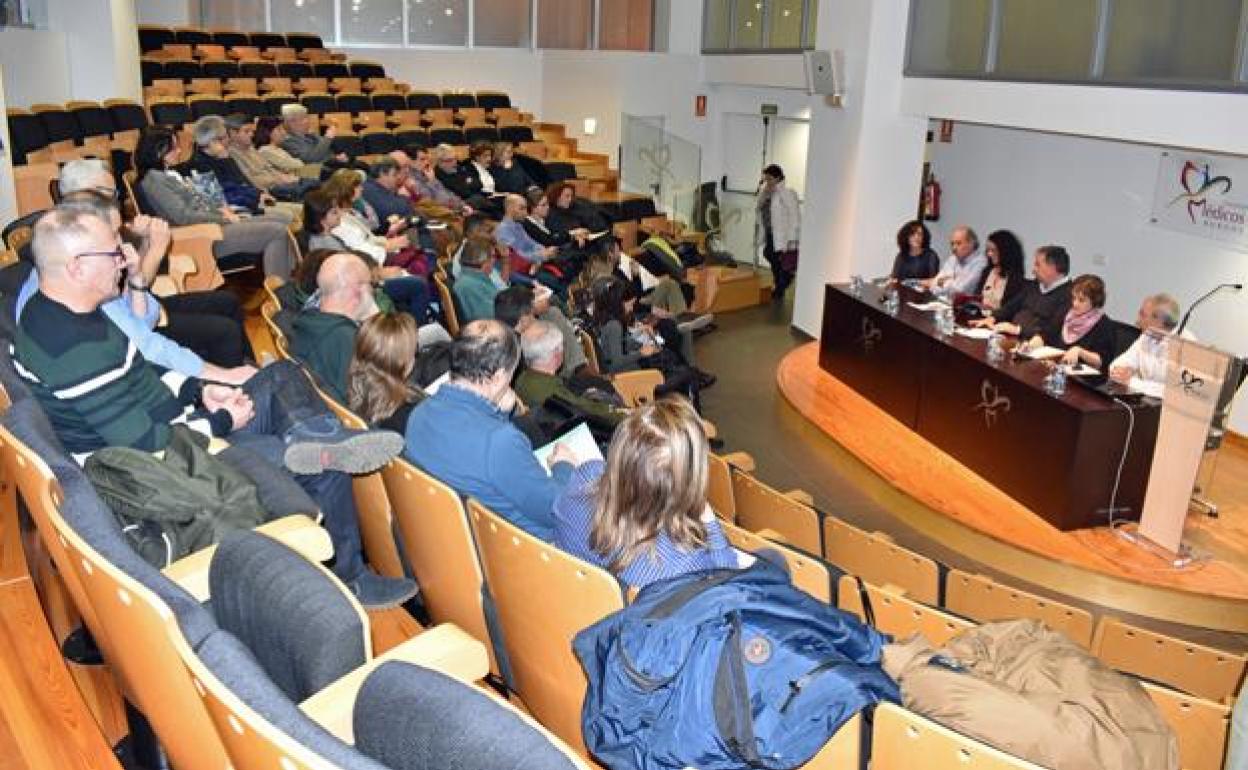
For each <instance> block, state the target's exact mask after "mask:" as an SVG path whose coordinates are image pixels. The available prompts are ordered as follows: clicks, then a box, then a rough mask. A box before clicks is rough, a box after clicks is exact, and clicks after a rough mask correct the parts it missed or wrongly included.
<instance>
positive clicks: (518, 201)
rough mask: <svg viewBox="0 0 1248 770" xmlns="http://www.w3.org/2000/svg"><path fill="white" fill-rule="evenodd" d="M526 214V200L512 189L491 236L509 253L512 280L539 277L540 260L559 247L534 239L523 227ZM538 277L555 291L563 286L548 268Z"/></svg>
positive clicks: (543, 260) (562, 288)
mask: <svg viewBox="0 0 1248 770" xmlns="http://www.w3.org/2000/svg"><path fill="white" fill-rule="evenodd" d="M528 214H529V203H528V201H526V200H525V199H524V196H523V195H516V194H515V193H511V194H509V195H508V196H507V198H506V199H505V200H504V202H503V219H502V221H501V222H499V223H498V229H496V230H495V231H494V239H495V240H496V241H498V243H499V244H501V245H502V246H505V247H506V248H507V249H508V251H509V252H510V254H511V280H512V282H513V283H517V282H518V283H533V282H534V281H535V280H537V279H538V276H539V272H538V271H539V270H541V267H542V263H543V262H546V261H547V260H551V259H554V258H555V255H556V254H557V253H558V251H559V250H558V249H556V248H555V247H554V246H543V245H542V244H540V243H538V242H537V241H535V240H533V236H531V235H529V233H528V231H527V230H525V229H524V218H525V217H526V216H528ZM540 280H541V282H542V283H543V284H545V285H547V286H549V287H550V288H551V289H554V290H555V291H557V292H561V293H562V292H563V291H564V290H565V284H564V282H562V281H559V280H557V279H556V278H554V277H553V276H552V275H550V274H549V273H547V272H542V273H540Z"/></svg>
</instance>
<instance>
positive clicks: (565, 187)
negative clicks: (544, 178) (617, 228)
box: [546, 182, 611, 233]
mask: <svg viewBox="0 0 1248 770" xmlns="http://www.w3.org/2000/svg"><path fill="white" fill-rule="evenodd" d="M546 200H548V201H550V213H549V214H547V215H546V223H547V224H548V225H549V226H550V227H551V228H552V229H555V230H563V231H565V232H569V233H570V232H572V231H573V230H578V229H581V230H584V231H585V232H586V233H595V232H600V231H602V230H610V229H611V226H610V223H609V222H607V221H606V219H605V218H604V217H603V216H602V214H601V213H600V212H599V211H598V207H597V206H595V205H594V204H592V203H590V202H588V201H581V200H577V197H576V188H575V187H573V186H572V185H571V183H569V182H555V183H554V184H552V185H551V186H550V187H548V188H546Z"/></svg>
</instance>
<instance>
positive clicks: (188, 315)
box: [12, 158, 251, 384]
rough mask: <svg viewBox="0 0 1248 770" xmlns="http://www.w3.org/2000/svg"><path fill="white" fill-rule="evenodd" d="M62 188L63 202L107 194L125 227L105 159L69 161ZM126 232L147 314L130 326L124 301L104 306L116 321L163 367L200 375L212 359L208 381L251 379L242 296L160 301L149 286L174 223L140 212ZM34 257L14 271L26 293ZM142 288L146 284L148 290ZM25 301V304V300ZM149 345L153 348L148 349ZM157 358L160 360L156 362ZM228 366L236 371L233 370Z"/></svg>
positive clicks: (190, 295)
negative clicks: (126, 322)
mask: <svg viewBox="0 0 1248 770" xmlns="http://www.w3.org/2000/svg"><path fill="white" fill-rule="evenodd" d="M57 187H58V188H59V189H60V192H61V198H62V200H64V201H67V202H68V201H71V200H72V199H73V198H74V197H75V196H79V195H81V196H86V197H88V198H91V197H94V196H97V195H102V196H104V197H105V198H107V200H106V201H105V203H106V205H107V206H111V208H112V210H111V211H109V212H104V215H105V216H106V217H107V218H109V219H110V221H113V222H115V223H117V224H119V225H120V222H121V219H120V215H119V214H118V213H117V211H116V203H115V202H114V201H115V200H116V198H117V182H116V179H115V178H114V177H113V174H112V172H111V171H110V170H109V168H108V166H107V165H106V164H105V163H104V161H102V160H98V159H96V158H88V159H82V160H72V161H70V162H69V163H66V164H65V165H64V166H63V167H61V175H60V178H59V179H58V181H57ZM124 234H125V237H126V239H127V240H129V241H131V242H133V243H135V244H136V250H138V251H141V252H142V254H141V258H140V260H139V269H138V271H136V272H133V273H132V274H131V275H130V285H129V286H128V287H127V291H126V294H127V296H129V297H138V296H140V295H141V298H142V299H143V300H144V301H145V303H146V308H145V310H146V313H145V314H143V315H141V316H135V317H134V318H135V319H136V320H138V321H141V322H142V326H141V327H140V326H135V327H133V328H127V327H126V326H124V325H123V324H124V320H123V319H122V318H121V316H120V315H119V314H115V313H114V311H115V310H116V309H120V306H121V304H122V303H120V302H110V303H108V304H106V305H105V306H104V312H105V313H107V314H108V315H109V317H110V318H111V319H112V320H113V322H114V323H116V324H117V325H118V326H122V327H123V328H125V329H126V330H127V332H126V333H127V335H128V336H131V337H132V338H134V339H135V344H137V345H138V346H139V350H140V352H141V353H143V355H145V356H147V357H148V359H149V360H153V361H154V362H155V363H156V364H158V365H159V366H164V367H166V368H170V369H177V370H178V371H180V372H182V373H183V374H188V375H190V376H193V377H199V376H201V374H202V372H203V367H204V366H205V362H208V363H209V364H210V368H209V370H208V371H209V374H207V375H202V376H204V377H205V378H207V379H213V380H215V381H218V382H231V383H234V384H238V383H239V382H241V381H242V380H241V379H239V378H240V377H242V378H243V379H245V378H246V376H247V375H246V372H247V371H250V369H249V368H248V367H244V366H243V364H244V363H245V362H246V360H247V359H248V358H250V357H251V346H250V345H249V344H248V341H247V335H246V334H245V333H244V331H243V309H242V305H241V304H240V303H239V301H238V298H237V297H236V296H235V295H234V294H233V293H231V292H229V291H190V292H181V293H178V294H172V295H170V296H168V297H164V298H161V299H159V300H158V299H157V298H156V297H155V296H154V295H152V294H151V292H150V291H147V290H146V287H149V286H151V285H152V282H153V281H155V280H156V277H157V275H158V274H159V273H160V272H161V267H162V266H163V264H164V260H165V253H166V252H167V251H168V249H169V244H170V241H171V234H170V232H169V225H168V223H166V222H165V221H164V220H162V219H158V218H155V217H148V216H143V215H139V216H137V217H135V218H134V220H133V221H132V222H130V223H129V224H127V225H125V226H124ZM28 260H29V261H27V260H23V261H21V262H18V263H17V264H16V265H13V266H12V269H18V270H21V271H22V272H23V273H24V275H23V276H22V278H21V280H25V281H26V282H27V283H26V285H23V287H22V289H21V293H22V295H23V296H24V297H29V295H30V294H33V293H34V290H35V288H36V280H37V278H35V277H34V276H33V267H34V262H33V257H29V255H28ZM21 280H19V281H18V283H21ZM140 287H143V288H142V290H141V289H140ZM21 302H22V303H23V304H24V302H25V299H22V300H21ZM162 306H163V307H164V310H165V320H166V322H165V323H164V324H163V325H162V326H161V327H160V329H159V333H157V332H156V331H154V329H155V327H156V324H157V323H158V322H159V321H160V310H161V307H162ZM132 331H133V332H134V333H133V334H132V333H131V332H132ZM149 344H150V346H151V347H148V345H149ZM188 349H189V350H188ZM158 350H159V351H160V352H158ZM166 356H168V357H166ZM157 358H159V359H160V360H156V359H157ZM174 361H177V362H178V365H177V366H175V365H174V364H173V363H172V362H174ZM211 365H215V366H211ZM218 367H224V369H220V368H218ZM226 370H236V371H234V373H232V374H230V373H227V371H226ZM220 377H225V378H226V379H220Z"/></svg>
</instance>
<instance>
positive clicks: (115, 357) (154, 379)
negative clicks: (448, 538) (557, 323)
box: [13, 208, 415, 607]
mask: <svg viewBox="0 0 1248 770" xmlns="http://www.w3.org/2000/svg"><path fill="white" fill-rule="evenodd" d="M34 253H35V266H36V269H37V270H38V273H39V290H38V291H37V292H35V294H34V295H33V296H32V297H31V298H30V300H29V301H28V302H27V303H26V307H25V309H24V310H23V311H22V314H21V316H20V317H19V319H18V328H17V334H16V336H15V340H14V345H13V350H14V364H15V368H16V369H17V371H18V374H19V375H20V376H21V377H22V379H23V380H24V381H25V382H26V383H27V384H28V385H29V387H30V389H31V393H32V394H33V397H34V398H35V399H36V400H38V402H39V404H40V405H41V406H42V407H43V409H44V411H46V412H47V414H48V418H49V420H50V421H51V423H52V427H53V429H54V430H55V431H56V434H57V436H58V437H60V440H61V443H62V444H63V445H64V446H65V449H66V450H67V451H69V452H70V453H72V454H74V455H75V456H76V457H77V458H78V459H79V460H83V459H85V457H86V456H87V455H89V454H90V453H92V452H94V451H96V450H97V449H101V448H103V447H106V446H120V447H130V448H132V449H138V450H141V451H145V452H160V451H163V450H164V449H165V447H166V446H167V445H168V443H169V440H170V438H171V435H172V430H173V425H174V424H184V425H186V426H187V427H189V428H191V429H192V430H195V431H197V432H200V433H203V434H206V435H211V436H216V437H228V440H229V442H230V443H231V444H233V445H238V446H245V447H248V448H250V449H252V450H253V451H254V452H255V453H257V454H258V455H260V457H262V458H264V459H265V460H267V461H268V462H270V463H272V464H273V465H275V466H278V467H283V466H284V467H285V468H286V469H287V470H288V471H289V472H290V473H292V474H294V477H295V480H296V481H297V482H298V483H299V485H300V486H301V487H303V488H304V490H305V491H307V492H308V494H309V495H310V496H311V497H312V499H313V500H314V501H315V502H316V504H317V505H318V507H320V509H321V510H322V511H323V512H324V513H325V526H326V529H327V530H328V531H329V534H330V537H331V538H332V540H333V543H334V552H335V556H336V559H335V564H334V570H335V572H337V574H338V575H339V577H341V578H342V579H343V581H344V582H346V583H348V584H349V585H350V586H351V587H352V589H353V590H354V591H355V592H356V595H357V596H358V597H359V598H360V601H361V603H363V604H366V605H368V606H372V607H392V606H397V605H398V604H401V603H402V602H404V601H406V600H407V599H409V598H411V596H412V595H413V594H414V593H415V585H414V584H411V583H410V582H409V581H390V580H387V579H383V578H380V577H378V576H376V575H373V574H372V573H370V572H368V571H367V570H366V569H365V567H364V561H363V558H362V556H361V552H360V531H359V522H358V520H357V517H356V511H355V503H354V499H353V497H352V494H351V478H350V476H349V475H347V474H354V473H368V472H371V471H372V470H376V469H377V468H379V467H381V466H382V465H384V464H385V463H386V462H388V461H389V460H390V459H391V458H392V457H393V456H394V455H395V454H397V453H398V451H399V449H400V448H401V447H402V437H400V436H399V435H397V434H394V433H386V432H382V431H349V430H347V429H345V428H343V426H342V424H341V423H340V422H339V421H338V420H337V418H335V417H334V415H333V414H332V413H331V412H329V410H328V409H327V408H326V406H325V404H324V402H323V401H322V400H321V399H320V397H319V396H318V395H317V393H316V391H315V390H313V389H312V387H311V385H310V384H309V383H308V381H307V378H306V377H305V376H304V375H303V373H302V372H301V371H299V368H298V367H297V366H295V365H294V364H290V363H280V364H274V365H271V366H269V367H266V368H265V369H264V370H263V371H261V372H259V373H258V374H256V375H255V376H253V377H251V379H249V380H248V381H247V384H246V385H245V389H241V388H234V387H230V386H227V385H219V384H211V383H207V382H204V381H203V380H200V379H198V378H194V377H187V376H185V375H182V374H179V373H177V372H174V371H163V372H162V371H161V370H159V369H157V368H156V367H154V366H152V365H151V364H150V363H148V361H147V359H145V358H144V357H143V355H142V353H139V352H138V350H137V348H136V347H135V345H134V343H132V342H131V341H130V340H129V339H128V338H127V337H126V335H125V334H124V333H123V332H122V331H121V329H120V328H118V327H117V326H116V325H115V324H114V323H113V322H112V321H110V320H109V319H108V316H106V315H105V314H104V313H103V311H102V310H101V309H100V308H101V306H102V305H103V304H105V303H106V302H109V301H110V300H112V299H113V298H115V297H116V296H117V295H118V287H119V285H120V283H121V277H122V272H123V268H124V267H125V265H126V263H127V261H128V260H130V259H132V258H131V257H130V255H129V254H128V252H127V250H126V249H125V248H124V247H123V246H122V244H121V242H120V241H119V240H118V238H117V234H116V233H115V232H114V230H113V227H112V224H111V223H109V222H107V221H105V220H104V219H103V218H101V217H100V216H98V215H97V214H94V213H91V212H89V211H81V210H74V209H67V208H57V209H54V210H52V211H51V212H49V213H48V214H46V215H45V216H44V217H43V218H42V219H40V220H39V222H38V224H36V225H35V236H34Z"/></svg>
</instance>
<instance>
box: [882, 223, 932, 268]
mask: <svg viewBox="0 0 1248 770" xmlns="http://www.w3.org/2000/svg"><path fill="white" fill-rule="evenodd" d="M939 272H940V257H939V256H937V255H936V252H934V251H932V233H931V231H930V230H928V229H927V225H925V224H923V223H922V222H920V221H919V220H917V219H912V220H910V221H909V222H907V223H905V224H904V225H902V226H901V229H900V230H898V231H897V257H896V258H895V259H894V260H893V272H892V275H891V276H890V277H891V278H892V279H893V280H894V281H912V280H923V279H925V278H931V277H932V276H934V275H936V274H937V273H939Z"/></svg>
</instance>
